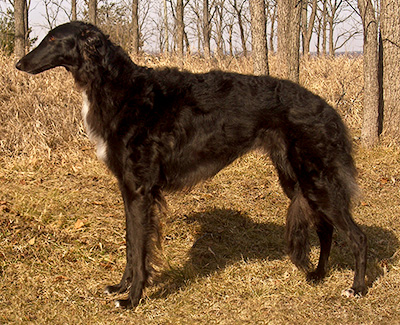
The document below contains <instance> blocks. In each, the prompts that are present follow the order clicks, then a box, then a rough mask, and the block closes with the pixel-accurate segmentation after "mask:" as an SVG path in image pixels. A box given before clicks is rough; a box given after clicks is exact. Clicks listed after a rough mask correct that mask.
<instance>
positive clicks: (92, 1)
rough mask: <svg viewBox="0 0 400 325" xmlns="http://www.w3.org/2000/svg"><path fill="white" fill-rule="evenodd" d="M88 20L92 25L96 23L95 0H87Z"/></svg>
mask: <svg viewBox="0 0 400 325" xmlns="http://www.w3.org/2000/svg"><path fill="white" fill-rule="evenodd" d="M89 22H90V23H91V24H93V25H96V23H97V0H89Z"/></svg>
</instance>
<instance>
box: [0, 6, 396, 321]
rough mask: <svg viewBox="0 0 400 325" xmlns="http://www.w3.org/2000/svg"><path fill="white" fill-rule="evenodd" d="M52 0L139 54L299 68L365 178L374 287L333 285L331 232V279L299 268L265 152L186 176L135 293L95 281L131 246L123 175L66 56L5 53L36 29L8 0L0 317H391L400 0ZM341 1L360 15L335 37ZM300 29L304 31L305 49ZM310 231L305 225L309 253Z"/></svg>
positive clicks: (1, 115) (51, 17)
mask: <svg viewBox="0 0 400 325" xmlns="http://www.w3.org/2000/svg"><path fill="white" fill-rule="evenodd" d="M46 1H47V0H46ZM46 1H44V2H43V3H44V4H46V3H47V8H48V10H47V11H43V12H42V14H43V15H44V16H45V17H46V21H47V23H46V24H47V25H48V26H47V27H48V28H50V27H54V25H56V24H58V23H61V22H63V21H67V20H68V19H73V18H78V19H83V20H87V21H89V20H90V21H94V20H93V19H95V20H96V23H97V24H98V25H100V27H101V28H102V29H103V30H105V31H106V32H107V33H108V34H110V37H111V38H112V40H113V41H115V42H116V43H119V44H121V45H122V46H123V47H124V48H125V49H126V50H127V51H128V52H129V53H130V54H131V56H132V59H133V60H134V61H135V62H136V63H137V64H142V65H146V66H149V67H154V68H157V67H164V66H175V67H179V68H181V69H186V70H189V71H192V72H206V71H209V70H211V69H221V70H224V71H235V72H239V73H245V74H252V73H256V74H266V73H269V74H270V75H272V76H277V77H284V78H290V79H293V80H297V81H298V82H299V83H300V84H301V85H303V86H304V87H306V88H307V89H310V90H311V91H313V92H314V93H317V94H318V95H320V96H321V97H323V98H324V99H325V100H327V101H328V102H329V104H331V105H332V106H334V107H335V108H336V109H337V110H338V112H339V114H340V115H341V116H342V117H343V119H344V120H345V122H346V124H347V125H348V126H349V129H350V132H351V135H352V139H353V143H354V147H355V159H356V164H357V167H358V171H359V177H358V180H359V184H360V187H361V190H362V196H361V197H360V199H359V200H358V201H357V202H354V209H353V211H354V218H355V219H356V221H357V222H358V223H359V224H360V226H361V227H362V229H363V231H365V233H366V234H367V236H368V244H369V253H368V257H369V260H368V271H367V283H368V286H369V292H368V294H367V295H366V296H365V297H363V298H360V299H346V298H344V297H342V296H341V291H342V290H343V289H345V288H348V286H349V285H350V284H351V281H352V277H353V256H352V254H351V252H350V249H349V247H348V245H347V243H346V242H345V241H344V238H343V237H342V236H341V235H340V234H336V235H335V239H334V244H333V249H332V255H331V258H330V270H329V272H328V275H327V278H326V280H325V281H324V282H323V283H321V284H319V285H315V286H314V285H310V284H308V283H307V282H306V281H305V277H304V275H303V274H302V273H301V272H299V271H298V270H297V269H296V268H295V267H294V266H293V265H292V264H291V263H290V261H289V259H288V257H287V255H286V250H285V242H284V240H283V238H284V235H283V234H284V225H285V213H286V209H287V206H288V204H289V202H288V200H287V198H286V197H285V196H284V194H283V192H282V190H281V189H280V187H279V182H278V179H277V175H276V173H275V170H274V168H273V166H272V164H271V162H270V161H269V159H268V158H267V157H264V156H262V155H261V154H259V153H252V154H250V155H246V156H245V157H242V158H241V159H239V160H238V161H236V162H235V163H234V164H232V165H231V166H229V167H228V168H226V169H225V170H223V171H222V172H221V173H219V174H218V175H216V177H214V179H212V180H209V181H207V182H204V183H203V184H200V185H198V186H197V187H195V188H194V189H192V190H191V191H190V192H185V193H177V194H173V195H172V194H170V195H168V197H167V201H168V203H169V210H168V213H167V217H166V219H165V220H163V238H164V240H163V242H164V244H163V246H164V251H163V252H164V253H163V255H164V263H163V265H161V267H160V275H159V279H158V281H156V283H155V285H154V286H152V287H150V288H149V289H148V290H147V291H146V294H145V297H144V299H143V301H142V302H141V304H140V305H139V306H138V308H136V310H133V311H121V310H117V309H115V308H114V306H113V302H112V301H113V300H114V299H115V297H106V296H104V294H103V288H104V286H105V285H107V284H110V283H113V282H116V281H118V280H119V278H120V276H121V272H122V271H123V267H124V263H125V252H124V250H125V238H124V236H125V231H124V215H123V204H122V201H121V198H120V195H119V193H118V186H117V184H116V182H115V180H114V178H113V177H112V175H110V174H109V173H108V172H107V170H106V168H105V167H104V166H103V164H102V163H100V162H98V161H97V159H96V157H95V154H94V149H93V146H92V144H91V143H90V142H89V140H88V139H87V136H86V134H85V131H84V127H83V123H82V120H81V114H80V110H81V94H80V93H79V92H78V91H77V90H76V89H75V86H74V84H73V80H72V78H71V76H70V75H69V74H68V73H67V72H66V71H64V70H63V69H54V70H52V71H47V72H45V73H43V74H40V75H37V76H30V75H27V74H24V73H22V72H19V71H17V70H16V69H15V68H14V64H15V61H16V59H17V58H18V57H19V56H21V55H22V54H23V53H25V52H26V51H27V50H28V48H30V47H31V44H32V42H34V41H35V40H34V39H32V38H31V37H30V35H31V34H30V31H31V27H30V24H29V17H33V16H34V14H35V13H34V11H35V6H34V4H33V2H32V3H26V2H25V1H22V5H20V7H19V9H18V8H17V7H18V2H19V1H17V0H15V1H14V2H11V3H10V2H7V3H6V2H5V1H2V2H0V4H1V5H2V6H1V9H2V12H1V14H0V17H1V23H0V26H1V28H2V33H1V34H0V35H1V44H2V45H1V47H2V50H1V52H0V310H1V313H0V323H26V322H28V323H38V324H42V323H52V324H61V323H62V324H65V323H71V324H72V323H73V324H79V323H85V324H90V323H117V322H124V323H131V322H133V323H138V324H169V323H173V324H185V323H188V322H195V323H207V324H209V323H222V324H232V323H274V324H275V323H278V324H282V323H299V322H301V323H321V322H322V323H326V324H330V323H338V322H339V323H389V322H390V323H396V322H399V321H400V316H399V315H400V307H399V304H398V292H399V288H400V281H399V279H400V263H399V252H400V249H399V240H400V221H399V214H400V190H399V184H400V148H399V147H398V143H399V141H398V139H399V132H398V125H399V124H398V121H397V120H396V119H397V118H398V116H400V114H399V113H398V112H399V104H398V101H397V98H398V97H399V96H398V92H399V88H400V87H399V82H398V80H400V79H399V73H400V72H399V71H400V69H399V66H398V62H399V60H398V58H399V43H400V42H399V40H400V36H399V35H400V33H399V30H400V21H399V19H400V18H399V17H400V13H399V12H398V11H399V8H400V3H399V1H398V0H396V1H390V3H389V1H381V2H371V1H363V2H361V1H358V2H351V1H333V0H332V1H331V0H326V1H309V2H304V1H298V2H291V1H287V0H281V1H278V2H277V3H276V2H273V1H265V2H264V1H239V0H237V1H234V0H225V1H196V0H189V1H185V2H183V1H180V0H178V1H145V0H140V1H139V2H138V7H136V6H135V4H136V3H137V2H135V1H132V2H122V1H113V2H111V1H108V2H106V1H99V2H98V3H95V4H96V5H95V6H93V1H90V4H91V5H92V6H89V5H90V4H89V2H78V3H77V6H76V8H77V9H76V11H75V12H76V17H74V10H72V8H71V2H72V3H74V1H71V2H66V1H65V2H62V1H47V2H46ZM314 3H315V4H316V7H313V6H314ZM6 4H7V6H5V5H6ZM286 5H287V8H286V9H285V6H286ZM332 5H334V6H332ZM235 6H236V8H237V9H235ZM282 6H283V7H284V8H282ZM337 6H339V7H338V8H342V9H337V10H342V14H341V15H339V16H334V17H336V18H335V19H333V20H334V21H335V22H337V24H336V25H332V26H336V30H337V33H336V34H335V33H334V32H332V37H333V39H334V41H333V42H331V41H330V39H331V33H330V27H329V26H330V23H329V21H330V18H329V17H330V16H329V15H332V11H331V10H332V8H336V7H337ZM45 7H46V6H44V7H43V8H45ZM21 8H22V10H20V9H21ZM28 8H29V10H28ZM36 8H37V7H36ZM89 8H91V10H89ZM135 8H138V11H137V12H136V10H135ZM146 8H147V9H146ZM313 8H316V9H315V17H314V21H313V23H311V22H312V19H311V18H312V16H313V12H314V10H313ZM324 8H325V9H324ZM150 9H152V10H153V9H156V12H158V13H159V14H158V15H154V14H150V11H151V10H150ZM306 9H307V10H306ZM146 10H148V11H146ZM165 10H166V11H165ZM285 10H286V11H285ZM324 10H325V11H326V12H327V14H326V15H325V16H324V15H322V14H323V13H324V12H325V11H324ZM57 12H58V13H57ZM62 12H63V13H64V18H61V17H62V14H61V13H62ZM146 12H147V13H148V14H147V15H146ZM305 12H306V13H307V14H305ZM336 12H337V11H336ZM18 13H20V14H18ZM21 13H22V15H21ZM18 15H19V17H20V18H21V17H22V21H23V24H21V22H18ZM287 15H289V16H287ZM205 17H206V18H205ZM207 17H208V18H207ZM273 17H275V18H273ZM284 17H286V18H285V19H286V20H282V19H283V18H284ZM287 17H291V18H287ZM324 17H325V18H324ZM338 17H343V18H346V17H347V18H346V20H348V21H350V20H351V19H353V18H354V19H355V20H354V21H355V23H354V24H355V25H354V29H353V26H352V24H349V25H347V24H346V26H348V27H346V28H345V29H344V30H343V31H346V30H347V32H346V33H344V32H343V33H344V35H343V36H341V37H339V38H338V36H340V34H342V32H339V29H340V30H342V29H341V28H342V27H340V26H341V23H340V22H339V20H340V19H342V18H340V19H339V18H338ZM356 17H358V18H356ZM136 18H137V23H136ZM165 18H167V19H165ZM305 18H307V19H305ZM150 21H151V23H150ZM182 21H183V23H182ZM240 21H241V23H240ZM305 21H307V22H305ZM324 21H325V23H324ZM357 21H358V23H357ZM240 24H242V28H241V27H240ZM290 24H294V25H293V26H291V25H290ZM279 25H280V27H279ZM18 26H19V27H21V26H23V28H22V29H21V30H23V32H22V33H21V31H20V30H18ZM149 26H152V27H151V28H149ZM154 26H157V27H154ZM307 26H308V27H307ZM321 26H325V27H321ZM363 26H365V27H363ZM370 29H372V31H371V30H370ZM241 31H243V39H242V32H241ZM306 31H307V32H306ZM310 31H311V32H310ZM230 32H231V33H230ZM264 32H265V34H264ZM370 32H371V33H370ZM307 33H311V34H312V37H313V38H314V41H312V42H311V45H310V48H309V51H307V50H305V49H307V38H305V35H308V34H307ZM352 34H353V35H352ZM207 35H208V36H209V38H208V37H207ZM230 35H232V38H230ZM260 35H261V36H260ZM280 35H284V36H280ZM318 35H319V36H318ZM324 35H325V36H324ZM335 35H336V36H335ZM355 35H361V37H362V39H363V40H364V47H363V53H356V54H354V53H352V54H351V53H347V54H346V55H343V53H339V52H340V51H341V50H342V49H343V48H340V47H339V46H340V44H341V43H342V42H345V44H348V42H351V40H352V38H353V37H355ZM371 35H372V36H371ZM348 37H350V38H349V39H348V41H346V39H347V38H348ZM311 39H312V38H311ZM208 40H209V52H208V50H207V47H208V45H207V44H208ZM318 40H319V41H318ZM289 41H290V42H291V43H287V42H289ZM285 42H286V43H285ZM149 44H153V45H151V47H149ZM283 44H284V45H283ZM317 44H318V47H316V45H317ZM330 44H334V45H333V49H332V47H331V45H330ZM335 44H336V45H335ZM371 44H372V46H371ZM21 45H22V46H21ZM345 46H346V45H345ZM18 47H20V48H19V49H18ZM303 49H304V51H303ZM19 51H20V52H19ZM339 54H340V55H339ZM375 59H376V60H375ZM371 121H372V122H371ZM317 242H318V240H317V238H316V236H313V242H312V251H311V253H312V259H313V261H314V262H317V257H318V249H317V248H318V246H317Z"/></svg>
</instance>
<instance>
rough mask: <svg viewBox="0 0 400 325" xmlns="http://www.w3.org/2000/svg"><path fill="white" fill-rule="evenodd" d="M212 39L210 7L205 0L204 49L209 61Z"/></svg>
mask: <svg viewBox="0 0 400 325" xmlns="http://www.w3.org/2000/svg"><path fill="white" fill-rule="evenodd" d="M210 37H211V28H210V8H209V5H208V0H203V47H204V56H205V58H206V59H209V58H210V54H211V50H210Z"/></svg>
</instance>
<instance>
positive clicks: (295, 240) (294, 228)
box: [285, 192, 313, 272]
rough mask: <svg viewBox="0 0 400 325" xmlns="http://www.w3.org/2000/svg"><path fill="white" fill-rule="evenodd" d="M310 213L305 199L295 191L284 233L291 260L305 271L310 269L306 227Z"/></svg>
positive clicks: (309, 220)
mask: <svg viewBox="0 0 400 325" xmlns="http://www.w3.org/2000/svg"><path fill="white" fill-rule="evenodd" d="M312 213H313V212H312V210H311V208H310V206H309V204H308V202H307V200H306V199H305V198H304V196H303V195H302V194H301V192H297V193H296V194H295V196H294V197H293V199H292V202H291V203H290V206H289V210H288V214H287V218H286V234H285V235H286V242H287V245H288V254H289V257H290V259H291V261H292V262H293V263H294V265H296V266H297V267H298V268H299V269H300V270H302V271H305V272H307V271H309V269H310V259H309V252H310V245H309V241H308V228H309V226H310V223H311V218H312Z"/></svg>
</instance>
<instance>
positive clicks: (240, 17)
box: [232, 0, 247, 57]
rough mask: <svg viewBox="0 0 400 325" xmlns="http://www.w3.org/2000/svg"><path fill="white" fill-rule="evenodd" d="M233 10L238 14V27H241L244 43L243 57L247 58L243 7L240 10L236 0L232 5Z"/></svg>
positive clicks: (241, 36) (241, 37) (241, 38)
mask: <svg viewBox="0 0 400 325" xmlns="http://www.w3.org/2000/svg"><path fill="white" fill-rule="evenodd" d="M232 6H233V9H234V10H235V12H236V15H237V20H238V25H239V32H240V40H241V41H242V49H243V56H245V57H246V56H247V46H246V36H245V32H244V27H243V17H242V7H240V8H239V5H238V3H237V1H236V0H234V1H233V3H232Z"/></svg>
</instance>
